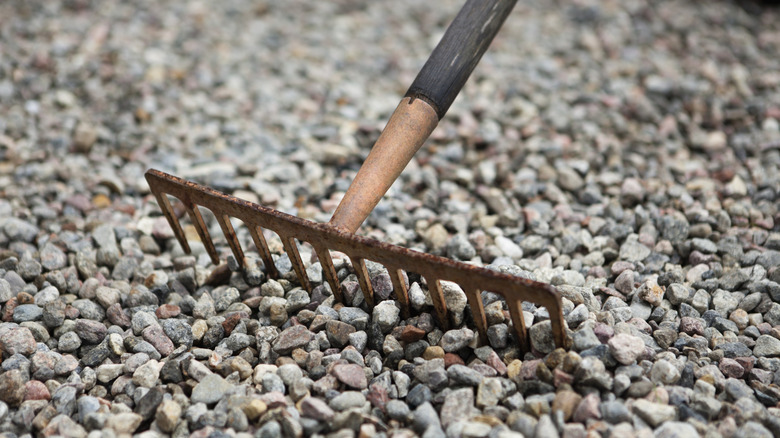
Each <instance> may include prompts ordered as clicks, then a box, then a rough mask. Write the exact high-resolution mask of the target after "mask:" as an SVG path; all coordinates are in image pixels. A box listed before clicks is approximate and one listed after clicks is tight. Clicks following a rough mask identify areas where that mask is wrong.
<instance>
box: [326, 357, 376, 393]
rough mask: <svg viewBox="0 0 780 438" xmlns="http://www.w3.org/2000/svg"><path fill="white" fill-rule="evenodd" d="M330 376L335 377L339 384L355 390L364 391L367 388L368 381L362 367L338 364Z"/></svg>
mask: <svg viewBox="0 0 780 438" xmlns="http://www.w3.org/2000/svg"><path fill="white" fill-rule="evenodd" d="M331 374H333V376H335V377H336V378H337V379H338V380H339V381H340V382H342V383H344V384H345V385H347V386H349V387H351V388H355V389H366V388H367V387H368V380H366V373H365V372H363V367H361V366H360V365H355V364H351V363H348V364H338V365H336V366H334V367H333V370H332V371H331Z"/></svg>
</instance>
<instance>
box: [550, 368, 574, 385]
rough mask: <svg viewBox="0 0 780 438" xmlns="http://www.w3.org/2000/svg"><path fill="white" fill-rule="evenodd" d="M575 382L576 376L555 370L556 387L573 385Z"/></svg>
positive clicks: (554, 383)
mask: <svg viewBox="0 0 780 438" xmlns="http://www.w3.org/2000/svg"><path fill="white" fill-rule="evenodd" d="M573 381H574V376H572V375H571V374H569V373H567V372H564V371H561V370H560V369H558V368H556V369H554V370H553V385H555V387H556V388H558V387H559V386H561V385H563V384H564V383H566V384H568V385H571V383H572V382H573Z"/></svg>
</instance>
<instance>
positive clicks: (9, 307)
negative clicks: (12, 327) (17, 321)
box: [3, 297, 19, 322]
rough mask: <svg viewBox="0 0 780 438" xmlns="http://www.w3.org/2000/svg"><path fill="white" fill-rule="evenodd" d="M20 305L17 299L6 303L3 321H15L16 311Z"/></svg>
mask: <svg viewBox="0 0 780 438" xmlns="http://www.w3.org/2000/svg"><path fill="white" fill-rule="evenodd" d="M18 305H19V303H18V302H17V301H16V297H14V298H11V299H10V300H8V301H6V302H5V310H3V321H5V322H10V321H13V320H14V310H15V309H16V306H18Z"/></svg>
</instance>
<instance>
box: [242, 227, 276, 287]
mask: <svg viewBox="0 0 780 438" xmlns="http://www.w3.org/2000/svg"><path fill="white" fill-rule="evenodd" d="M249 234H251V235H252V240H253V241H254V242H255V246H256V247H257V252H258V253H260V258H261V259H262V260H263V264H264V265H265V270H266V271H267V272H268V276H269V277H271V278H278V277H279V271H278V270H277V269H276V265H275V264H274V259H273V258H272V257H271V251H270V250H269V249H268V242H266V241H265V236H263V229H262V228H260V227H249Z"/></svg>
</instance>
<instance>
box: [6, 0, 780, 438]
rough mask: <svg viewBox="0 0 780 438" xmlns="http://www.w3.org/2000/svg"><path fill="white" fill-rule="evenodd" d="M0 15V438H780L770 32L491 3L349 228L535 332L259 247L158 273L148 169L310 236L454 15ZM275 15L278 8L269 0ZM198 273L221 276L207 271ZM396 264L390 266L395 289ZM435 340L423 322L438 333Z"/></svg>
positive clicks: (34, 11)
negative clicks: (445, 272)
mask: <svg viewBox="0 0 780 438" xmlns="http://www.w3.org/2000/svg"><path fill="white" fill-rule="evenodd" d="M93 3H94V2H92V3H91V2H83V1H81V2H73V1H71V2H56V1H55V2H2V3H0V16H3V17H6V16H7V17H14V19H13V20H5V21H4V22H2V23H1V24H0V42H2V44H0V46H2V47H3V54H2V56H0V101H2V102H3V105H0V187H2V190H0V306H1V307H0V319H1V320H2V321H0V354H2V357H0V360H2V362H1V363H0V368H2V371H1V372H0V430H2V431H3V432H4V433H6V434H8V435H9V436H20V437H21V436H78V437H86V436H90V437H91V436H101V434H105V435H106V436H108V435H109V434H112V433H113V434H112V435H117V436H118V435H126V434H133V433H136V434H140V436H147V435H148V436H158V435H161V434H165V435H171V436H177V437H180V436H190V435H191V434H194V436H204V437H205V436H220V437H222V436H237V437H242V438H243V437H252V436H255V437H266V436H268V437H276V436H333V437H341V436H344V437H352V436H380V437H384V436H388V437H389V436H399V437H400V436H415V435H417V436H426V437H434V436H435V437H443V436H450V437H451V436H467V437H485V436H488V437H513V436H521V435H520V434H522V436H526V437H542V436H544V437H547V436H564V437H575V436H576V437H579V436H585V435H586V434H587V433H590V431H591V430H593V431H594V432H596V433H598V434H600V435H604V436H622V435H625V436H650V435H653V436H656V437H677V436H694V435H701V436H756V437H761V436H778V435H780V410H779V409H778V407H777V406H778V403H779V402H780V390H778V385H780V212H779V211H778V206H779V205H780V203H778V199H779V197H780V106H778V103H777V102H780V76H778V74H777V72H778V71H780V65H778V62H780V61H778V60H780V53H778V52H780V38H778V35H780V29H779V28H778V26H779V25H778V23H780V19H778V18H780V17H777V15H778V13H780V11H779V10H778V9H777V8H776V7H770V6H769V5H768V3H769V2H721V1H713V2H705V3H702V2H697V3H689V2H669V1H659V2H653V3H652V4H648V3H645V2H596V1H590V0H588V1H584V2H577V3H576V4H564V5H560V4H552V3H549V2H539V1H534V2H523V3H521V4H518V5H517V6H516V7H515V11H514V12H513V14H512V15H511V16H510V17H509V19H508V20H507V22H506V24H505V26H504V28H503V29H502V31H501V32H500V34H499V36H498V37H497V39H496V41H495V43H494V44H492V46H491V49H490V50H489V51H488V52H487V53H486V55H485V56H484V57H483V59H482V61H481V63H480V65H479V67H478V68H477V69H476V70H475V72H474V74H473V76H472V78H471V80H470V81H469V82H468V83H467V84H466V86H465V88H464V89H463V91H462V93H461V96H460V97H459V98H458V99H457V101H456V102H455V103H454V104H453V106H452V107H451V108H450V110H449V113H448V115H447V117H445V118H444V119H443V120H442V121H441V123H440V126H439V127H438V128H437V130H436V131H435V132H434V133H433V136H432V138H431V140H430V141H429V142H428V144H427V145H426V146H425V147H423V148H422V149H421V150H420V151H419V153H418V154H417V155H416V157H415V158H414V159H413V160H412V162H411V163H410V165H409V166H408V168H407V169H406V171H405V172H404V173H403V174H402V175H401V177H400V178H399V180H398V181H397V182H396V183H395V184H394V185H393V187H392V188H391V189H390V191H389V192H388V194H387V195H386V196H385V198H384V199H383V200H382V201H381V202H380V203H379V205H378V206H377V208H376V210H375V212H374V213H373V214H372V215H371V216H369V218H368V219H367V220H366V222H365V224H364V225H363V227H362V229H361V231H360V233H362V234H364V235H367V236H370V237H373V238H376V239H379V240H382V241H386V242H390V243H393V244H399V245H402V246H405V247H409V248H413V249H416V250H421V251H426V252H430V253H434V254H437V255H443V256H446V257H450V258H452V259H457V260H461V261H464V262H468V263H472V264H475V265H479V266H487V267H489V268H491V269H495V270H497V271H500V272H505V273H509V274H511V275H517V276H520V277H524V278H532V279H536V280H539V281H544V282H548V283H551V284H553V285H555V286H556V287H558V288H559V290H560V291H561V294H562V296H563V298H562V300H563V307H564V314H565V319H566V322H567V325H568V330H569V332H568V333H569V335H570V338H571V349H570V351H564V350H561V349H556V348H555V345H554V342H553V340H552V335H551V330H550V321H549V315H548V313H547V310H546V309H544V308H539V307H537V306H535V305H532V304H530V303H525V304H524V305H523V309H522V310H523V315H524V319H525V323H526V325H527V328H528V333H529V338H530V344H531V347H532V351H531V352H529V353H526V354H521V353H520V351H519V350H518V348H517V345H518V342H517V340H516V339H515V335H514V333H515V330H514V328H513V327H512V326H511V324H512V322H511V319H510V318H509V309H508V307H507V306H506V303H504V301H503V299H502V298H501V297H500V296H499V295H496V294H494V293H491V292H484V293H483V294H482V298H483V303H484V308H485V313H486V319H487V325H488V330H487V339H480V337H479V336H478V334H477V332H476V326H475V325H474V323H473V321H474V318H473V315H472V314H471V310H470V309H469V307H468V305H467V304H468V303H467V300H466V296H465V294H464V292H463V290H461V289H460V287H459V286H458V285H456V284H454V283H443V284H442V292H443V295H444V299H445V302H446V305H447V308H448V309H449V311H450V313H449V320H448V321H437V320H436V318H435V317H433V316H432V315H433V314H435V311H434V310H433V305H432V300H431V297H430V295H429V293H428V283H427V279H425V278H422V277H421V276H419V275H417V274H415V273H414V272H413V271H411V272H407V273H406V274H407V276H406V280H407V281H408V289H409V298H410V304H411V307H412V312H411V313H412V314H411V315H406V314H403V313H402V312H401V311H400V307H399V306H398V304H397V302H396V301H394V300H392V299H390V300H386V299H387V298H394V296H393V295H391V293H392V282H391V281H390V280H391V279H390V276H389V274H388V272H387V271H386V269H385V267H382V266H381V265H377V264H375V263H372V262H370V261H367V268H368V270H369V273H370V275H371V283H372V286H373V287H374V292H375V298H376V299H377V301H378V304H377V305H376V306H375V307H374V308H373V309H370V308H368V306H367V305H366V304H365V301H364V299H363V296H362V293H361V291H360V286H359V284H358V281H357V278H356V276H355V275H354V270H353V268H352V266H351V262H350V261H349V260H348V259H346V258H342V257H340V256H339V255H337V254H334V255H333V257H334V260H335V261H336V265H337V271H338V276H339V279H340V280H341V291H342V294H343V295H344V296H345V297H346V298H345V302H344V303H336V302H335V300H334V299H333V297H332V293H331V291H330V289H329V287H328V286H323V285H321V283H322V281H323V272H322V268H321V266H320V264H319V263H318V261H317V257H316V256H315V254H313V252H312V250H311V248H310V247H308V246H307V245H303V246H302V247H301V255H302V258H303V260H304V262H305V264H306V268H307V269H306V272H307V275H308V276H309V278H310V280H311V282H312V284H313V285H314V286H315V289H314V290H313V291H311V292H310V293H309V292H308V291H306V290H304V289H302V288H301V287H300V285H299V283H298V280H297V279H296V277H295V275H294V273H293V272H292V265H291V264H290V261H289V258H288V256H287V255H285V254H283V251H282V244H281V240H280V239H279V237H278V236H276V235H273V233H266V234H265V238H266V240H267V242H268V246H269V249H270V251H271V253H272V254H273V257H275V258H276V259H277V260H276V261H277V263H276V264H277V267H278V268H279V271H280V272H281V274H282V275H281V276H280V278H276V279H271V278H269V277H268V275H267V274H268V271H267V270H266V269H265V267H264V266H263V264H262V262H261V259H260V258H259V257H258V256H257V253H256V252H255V250H254V243H253V241H252V237H251V235H250V234H249V232H248V230H246V228H245V227H243V226H241V225H240V224H238V223H236V224H234V225H235V228H236V233H237V237H238V239H239V241H240V242H241V243H242V246H243V247H244V248H245V249H246V250H247V251H246V255H247V258H246V260H245V261H244V262H245V266H246V267H247V269H246V270H245V271H243V272H242V271H240V270H239V269H238V261H237V260H236V259H235V258H233V257H232V256H230V257H228V254H229V253H230V250H229V247H228V245H227V243H226V241H225V239H224V237H223V236H222V232H221V229H220V226H219V224H218V223H217V221H216V220H215V219H214V217H213V215H212V214H211V213H210V212H207V211H203V218H204V221H205V223H206V224H207V226H208V228H209V231H210V234H211V236H212V237H213V238H214V241H215V245H216V248H217V250H218V252H219V253H220V256H221V257H220V259H221V260H223V262H222V265H221V266H219V267H218V266H214V265H213V264H211V261H210V258H209V257H208V256H207V254H206V252H205V247H204V246H203V244H202V243H201V242H200V241H199V238H198V237H197V233H196V232H195V229H194V228H193V227H192V226H191V225H190V223H189V222H188V221H187V220H186V215H184V217H183V218H182V223H183V231H184V234H185V236H187V238H188V240H189V242H190V246H191V248H192V255H185V254H184V253H183V251H182V250H181V248H180V246H179V244H178V243H177V241H176V239H175V237H174V234H173V231H172V230H171V229H170V227H169V226H168V224H167V222H166V221H165V219H164V217H163V216H162V215H161V213H160V210H159V208H158V207H157V204H156V200H155V199H153V197H152V196H150V192H149V188H148V187H147V185H146V182H145V180H144V178H143V172H144V171H145V170H146V169H147V168H149V167H155V168H159V169H161V170H165V171H168V172H170V173H173V174H176V175H179V176H182V177H185V178H188V179H192V180H196V181H198V182H201V183H204V184H206V185H209V186H212V187H214V188H216V189H218V190H220V191H223V192H225V193H229V194H232V195H235V196H238V197H240V198H243V199H247V200H250V201H253V202H258V203H261V204H263V205H267V206H270V207H273V208H276V209H278V210H281V211H284V212H286V213H290V214H294V215H297V216H299V217H304V218H307V219H311V220H314V221H318V222H326V221H327V220H328V219H329V217H330V214H331V213H332V211H333V210H334V209H335V207H336V205H337V203H338V200H339V199H340V198H341V197H342V195H343V192H344V191H345V190H346V187H347V186H348V184H349V182H350V181H351V179H352V177H353V176H354V173H355V171H356V170H357V169H358V167H359V165H360V163H361V162H362V160H363V159H364V157H365V155H366V154H367V151H368V150H369V148H370V147H371V145H372V143H373V141H374V140H375V139H376V138H377V137H378V135H379V132H380V130H381V128H382V127H383V126H384V123H385V121H386V119H387V117H388V116H389V114H390V113H391V112H392V110H393V109H394V108H395V105H396V104H397V101H398V98H399V96H400V95H401V94H402V93H403V91H404V90H405V87H406V86H408V84H409V83H410V82H411V81H412V80H413V78H414V76H415V74H416V72H417V70H418V69H419V68H420V67H421V66H422V64H423V62H424V61H425V59H426V57H427V56H428V54H429V52H430V50H431V49H432V48H433V47H434V45H435V43H436V41H437V40H438V38H439V37H440V36H441V35H442V33H443V31H444V26H445V25H446V24H447V23H448V22H449V21H450V20H451V18H452V17H453V16H454V14H455V13H456V11H457V10H458V8H459V6H460V3H462V2H459V1H455V0H446V1H443V2H436V3H435V4H434V3H431V4H429V3H426V2H411V1H407V0H403V1H401V2H370V3H365V4H363V3H360V2H348V1H340V2H293V3H292V4H289V5H288V4H276V3H274V2H259V3H258V2H250V1H246V0H231V1H228V2H218V3H216V4H209V5H208V6H206V5H205V4H202V3H199V2H194V3H182V2H172V1H162V2H155V3H154V4H152V3H149V4H136V3H133V4H124V3H120V2H118V1H115V0H110V1H108V2H101V3H100V5H101V7H98V6H97V4H93ZM299 3H300V4H299ZM226 259H227V263H225V262H224V260H226ZM412 268H413V267H412ZM444 323H446V324H444Z"/></svg>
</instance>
